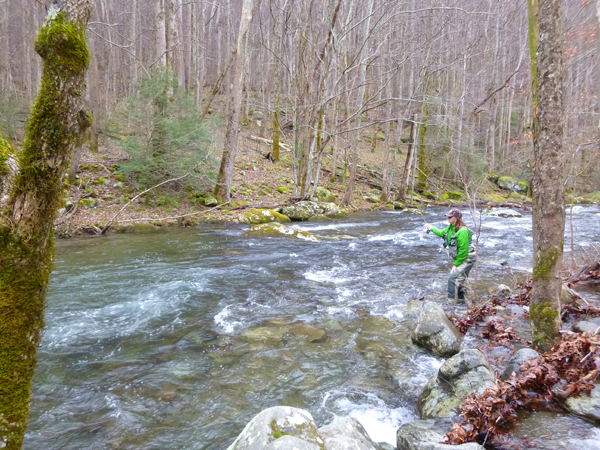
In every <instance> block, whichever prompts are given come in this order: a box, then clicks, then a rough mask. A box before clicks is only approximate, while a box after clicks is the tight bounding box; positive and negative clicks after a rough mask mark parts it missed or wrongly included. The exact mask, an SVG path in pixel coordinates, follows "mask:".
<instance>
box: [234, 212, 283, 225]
mask: <svg viewBox="0 0 600 450" xmlns="http://www.w3.org/2000/svg"><path fill="white" fill-rule="evenodd" d="M290 221H291V220H290V218H289V217H288V216H286V215H283V214H281V213H279V212H277V211H274V210H272V209H250V210H248V211H245V212H244V213H243V214H242V216H241V217H240V222H242V223H247V224H261V223H270V222H279V223H284V222H290Z"/></svg>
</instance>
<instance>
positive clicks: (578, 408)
mask: <svg viewBox="0 0 600 450" xmlns="http://www.w3.org/2000/svg"><path fill="white" fill-rule="evenodd" d="M565 407H566V408H567V410H568V411H569V412H570V413H571V414H575V415H577V416H579V417H583V418H584V419H587V420H591V421H592V422H596V423H599V424H600V382H596V384H595V386H594V389H592V392H591V395H590V396H588V395H587V394H583V395H582V396H581V397H568V398H567V399H566V400H565Z"/></svg>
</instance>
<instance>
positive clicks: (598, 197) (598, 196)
mask: <svg viewBox="0 0 600 450" xmlns="http://www.w3.org/2000/svg"><path fill="white" fill-rule="evenodd" d="M583 198H584V199H585V200H589V201H592V202H594V203H600V191H597V192H592V193H591V194H586V195H584V196H583Z"/></svg>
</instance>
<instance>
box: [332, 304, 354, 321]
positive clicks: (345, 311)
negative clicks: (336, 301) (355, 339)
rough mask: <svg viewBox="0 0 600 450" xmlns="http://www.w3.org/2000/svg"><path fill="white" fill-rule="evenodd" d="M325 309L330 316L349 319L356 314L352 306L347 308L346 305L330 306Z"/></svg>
mask: <svg viewBox="0 0 600 450" xmlns="http://www.w3.org/2000/svg"><path fill="white" fill-rule="evenodd" d="M325 311H326V312H327V315H329V316H338V317H339V316H342V317H344V318H347V319H349V318H352V317H354V316H356V313H355V312H354V310H353V309H352V308H347V307H344V306H329V307H327V309H326V310H325Z"/></svg>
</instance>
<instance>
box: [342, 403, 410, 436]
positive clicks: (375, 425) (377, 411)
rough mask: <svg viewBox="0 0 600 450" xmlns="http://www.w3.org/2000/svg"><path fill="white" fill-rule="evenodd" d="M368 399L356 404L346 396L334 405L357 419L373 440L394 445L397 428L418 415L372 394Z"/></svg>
mask: <svg viewBox="0 0 600 450" xmlns="http://www.w3.org/2000/svg"><path fill="white" fill-rule="evenodd" d="M369 400H371V403H361V404H357V403H354V402H352V401H350V400H348V399H347V398H340V399H338V400H336V402H335V405H336V407H337V408H339V409H340V410H342V411H346V412H347V414H348V417H353V418H355V419H356V420H358V421H359V422H360V424H361V425H362V426H363V427H364V428H365V430H366V431H367V433H368V434H369V436H370V437H371V439H372V440H373V441H374V442H387V443H388V444H390V445H393V446H394V447H395V446H396V431H397V430H398V428H399V427H400V426H401V425H403V424H405V423H408V422H412V421H413V420H416V419H418V417H416V416H415V415H414V414H412V413H411V412H410V410H409V409H408V408H404V407H399V408H390V407H389V406H387V405H386V404H385V403H384V402H383V400H381V399H379V398H377V397H375V396H374V395H369ZM336 419H338V420H339V418H336Z"/></svg>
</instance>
